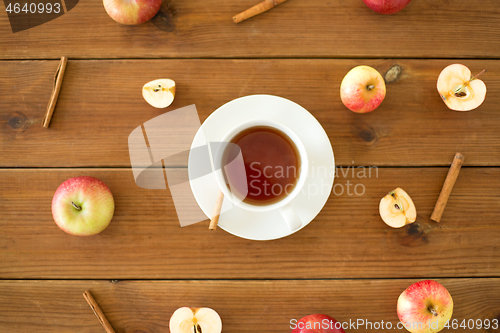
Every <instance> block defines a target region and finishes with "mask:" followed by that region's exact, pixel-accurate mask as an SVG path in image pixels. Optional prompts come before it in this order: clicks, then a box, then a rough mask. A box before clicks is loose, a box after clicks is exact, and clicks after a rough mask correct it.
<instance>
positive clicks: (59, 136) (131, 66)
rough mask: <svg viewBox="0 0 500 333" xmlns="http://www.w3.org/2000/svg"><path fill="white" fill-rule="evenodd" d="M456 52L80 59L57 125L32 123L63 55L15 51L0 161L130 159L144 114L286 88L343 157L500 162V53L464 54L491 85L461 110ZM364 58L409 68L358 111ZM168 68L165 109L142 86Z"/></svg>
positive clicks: (3, 102)
mask: <svg viewBox="0 0 500 333" xmlns="http://www.w3.org/2000/svg"><path fill="white" fill-rule="evenodd" d="M290 2H291V3H294V2H299V1H290ZM417 3H418V1H417ZM286 5H288V3H285V4H283V5H281V6H280V7H284V6H286ZM412 5H413V3H412ZM279 9H280V8H275V10H279ZM264 15H265V14H264ZM454 61H457V60H434V61H426V60H394V59H392V60H149V61H147V60H128V61H125V60H119V61H118V60H116V61H75V60H71V59H70V61H69V63H68V68H67V71H66V74H65V79H64V84H63V87H62V89H61V94H60V96H59V101H58V104H57V109H56V111H55V115H54V118H53V119H52V122H51V127H50V129H49V130H44V129H43V128H41V126H34V125H38V124H40V123H41V121H42V119H43V116H44V113H45V107H46V103H47V101H48V100H49V98H50V93H51V87H52V79H53V78H52V77H53V73H54V72H55V70H56V67H57V64H58V62H57V61H29V62H18V61H14V62H8V63H4V65H2V66H0V77H3V78H5V80H0V110H1V114H0V156H2V158H1V159H0V166H2V167H16V166H23V167H122V166H125V167H128V166H130V159H129V154H128V147H127V143H128V140H127V138H128V136H129V134H130V133H131V131H132V130H133V129H135V128H136V127H137V126H139V125H141V124H142V123H144V122H145V121H147V120H149V119H151V118H153V117H155V116H158V115H160V114H162V113H163V112H165V111H168V110H174V109H177V108H180V107H183V106H187V105H191V104H196V106H197V109H198V113H199V116H200V121H202V122H203V121H204V120H205V119H206V118H207V117H208V116H209V115H210V114H211V113H212V112H213V111H214V110H216V109H217V108H218V107H220V106H221V105H223V104H224V103H226V102H228V101H230V100H233V99H235V98H238V97H241V96H246V95H250V94H272V95H278V96H283V97H286V98H289V99H291V100H293V101H295V102H297V103H299V104H301V105H302V106H304V107H305V108H306V109H308V110H309V111H310V112H311V113H312V114H313V115H314V116H315V117H316V118H317V119H318V121H319V122H320V123H321V124H322V125H323V127H324V128H325V130H326V132H327V133H328V135H329V137H330V140H331V142H332V146H333V149H334V152H335V159H336V163H337V165H353V164H354V165H365V166H368V165H377V166H382V165H385V166H408V165H412V166H436V165H439V166H449V164H450V161H451V159H452V157H453V154H454V153H455V152H457V151H460V152H462V153H463V154H464V156H465V157H466V165H474V166H498V165H500V164H499V163H500V147H499V145H498V142H500V131H498V128H499V127H500V113H499V110H498V105H500V95H499V94H495V93H494V92H495V91H499V90H500V79H499V77H498V76H497V75H495V74H494V73H495V72H499V71H500V62H498V61H472V60H471V61H470V60H467V61H463V63H464V64H466V65H467V66H469V67H470V68H471V70H472V71H473V72H479V71H480V70H482V69H483V68H487V69H488V70H489V72H488V73H487V74H485V75H483V77H482V79H483V80H484V81H485V83H486V85H487V86H488V90H489V91H490V93H488V95H487V98H486V101H485V102H484V104H483V105H482V106H481V107H480V108H478V109H476V110H474V111H471V112H454V111H451V110H449V109H448V108H447V107H446V106H445V104H444V103H443V102H442V101H441V99H440V97H439V95H438V93H437V90H436V80H437V77H438V75H439V73H440V72H441V70H442V69H443V68H444V67H446V66H447V65H449V64H450V63H451V62H454ZM362 63H363V64H367V65H371V66H374V67H375V68H376V69H378V70H379V71H380V72H381V73H382V74H384V73H385V72H386V71H387V70H389V69H390V68H392V67H393V66H394V65H399V66H401V69H402V72H401V74H400V75H399V76H398V77H397V79H396V80H395V81H394V82H392V83H390V84H388V85H387V89H388V94H387V97H386V99H385V101H384V102H383V104H382V105H381V107H380V108H379V109H377V110H375V111H374V112H372V113H369V114H355V113H353V112H351V111H349V110H348V109H347V108H346V107H345V106H344V105H343V104H342V102H341V100H340V96H339V91H340V83H341V81H342V79H343V77H344V76H345V74H346V73H347V72H348V71H349V70H350V69H351V68H352V67H354V66H356V65H359V64H362ZM158 77H168V78H172V79H174V80H175V81H176V82H177V95H176V99H175V101H174V103H173V104H172V105H171V106H170V107H169V108H167V109H165V110H158V109H155V108H153V107H151V106H150V105H148V104H147V103H146V102H145V101H144V100H143V98H142V95H141V88H142V85H143V83H145V82H148V81H150V80H152V79H156V78H158ZM166 135H172V136H175V133H166ZM185 165H186V161H183V162H181V163H179V164H177V166H185Z"/></svg>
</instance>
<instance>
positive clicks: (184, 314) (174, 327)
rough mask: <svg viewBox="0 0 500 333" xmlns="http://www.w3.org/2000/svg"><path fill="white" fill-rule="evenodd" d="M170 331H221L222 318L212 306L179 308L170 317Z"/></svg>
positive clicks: (218, 332) (172, 332)
mask: <svg viewBox="0 0 500 333" xmlns="http://www.w3.org/2000/svg"><path fill="white" fill-rule="evenodd" d="M169 327H170V333H220V332H222V320H221V319H220V316H219V314H218V313H217V312H215V311H214V310H212V309H210V308H193V309H191V308H188V307H183V308H179V309H177V310H176V311H175V312H174V314H173V315H172V317H171V318H170V324H169Z"/></svg>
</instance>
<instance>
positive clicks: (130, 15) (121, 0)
mask: <svg viewBox="0 0 500 333" xmlns="http://www.w3.org/2000/svg"><path fill="white" fill-rule="evenodd" d="M161 3H162V0H103V4H104V9H105V10H106V12H107V13H108V15H109V16H110V17H111V18H112V19H113V20H115V21H116V22H118V23H121V24H127V25H135V24H141V23H144V22H146V21H149V20H150V19H152V18H153V17H154V16H155V15H156V13H158V11H159V10H160V7H161Z"/></svg>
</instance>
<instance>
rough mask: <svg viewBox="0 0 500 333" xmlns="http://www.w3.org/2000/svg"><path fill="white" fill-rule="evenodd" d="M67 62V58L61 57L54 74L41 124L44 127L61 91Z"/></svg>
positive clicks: (46, 126)
mask: <svg viewBox="0 0 500 333" xmlns="http://www.w3.org/2000/svg"><path fill="white" fill-rule="evenodd" d="M67 63H68V58H66V57H62V58H61V62H59V66H58V67H57V71H56V74H55V76H54V88H53V89H52V95H51V96H50V101H49V104H48V105H47V113H46V114H45V118H44V119H43V122H42V126H43V127H45V128H48V127H49V124H50V120H51V119H52V114H53V113H54V109H55V107H56V104H57V98H58V97H59V92H60V91H61V86H62V81H63V78H64V72H65V71H66V64H67Z"/></svg>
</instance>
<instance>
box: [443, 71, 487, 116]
mask: <svg viewBox="0 0 500 333" xmlns="http://www.w3.org/2000/svg"><path fill="white" fill-rule="evenodd" d="M484 72H485V71H482V72H481V73H480V74H482V73H484ZM480 74H478V75H476V76H472V75H471V71H470V70H469V68H467V67H466V66H464V65H461V64H453V65H450V66H448V67H446V68H445V69H443V71H442V72H441V74H440V75H439V78H438V81H437V90H438V92H439V95H440V96H441V98H442V99H443V101H444V103H445V104H446V106H448V107H449V108H450V109H452V110H454V111H470V110H473V109H475V108H477V107H478V106H480V105H481V104H482V103H483V101H484V99H485V98H486V85H485V84H484V82H483V81H481V80H479V79H477V77H478V76H479V75H480Z"/></svg>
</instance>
